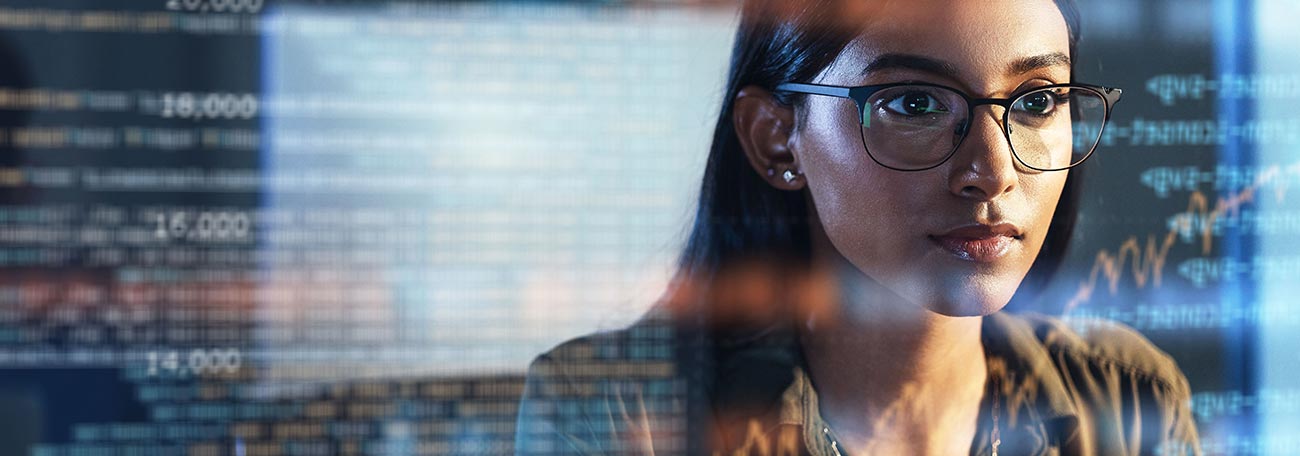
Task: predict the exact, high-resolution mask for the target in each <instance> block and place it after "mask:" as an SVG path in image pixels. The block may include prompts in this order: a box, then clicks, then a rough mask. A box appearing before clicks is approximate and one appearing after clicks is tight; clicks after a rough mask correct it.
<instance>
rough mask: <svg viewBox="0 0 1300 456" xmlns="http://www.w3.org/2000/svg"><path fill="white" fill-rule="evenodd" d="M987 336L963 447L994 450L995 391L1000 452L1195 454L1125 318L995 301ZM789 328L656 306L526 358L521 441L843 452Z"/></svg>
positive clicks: (593, 448) (655, 450)
mask: <svg viewBox="0 0 1300 456" xmlns="http://www.w3.org/2000/svg"><path fill="white" fill-rule="evenodd" d="M982 339H983V343H984V349H985V356H986V357H987V359H988V361H989V366H991V367H990V371H989V375H990V380H996V381H990V382H987V385H988V390H987V391H986V394H985V397H984V404H983V405H984V406H983V407H982V410H983V411H982V412H981V415H980V423H979V427H978V431H977V433H976V436H975V439H974V441H972V443H971V451H970V454H972V455H989V454H992V451H991V450H992V447H993V438H992V434H993V431H992V429H993V423H992V422H993V420H992V419H991V415H992V410H993V406H992V401H993V398H997V402H998V407H997V410H998V416H999V419H998V434H999V437H1000V439H999V440H1000V441H999V445H998V454H999V455H1007V456H1010V455H1105V456H1111V455H1156V454H1159V455H1183V454H1194V455H1200V454H1201V450H1200V446H1199V441H1198V437H1197V431H1196V426H1195V423H1194V421H1193V417H1192V414H1191V410H1190V390H1189V388H1188V385H1187V380H1186V379H1185V377H1184V376H1183V374H1182V373H1181V372H1180V371H1179V369H1178V367H1177V366H1176V365H1175V363H1174V361H1173V360H1172V359H1171V358H1170V357H1169V356H1168V355H1166V354H1164V353H1163V352H1161V351H1160V350H1159V349H1157V348H1155V347H1154V346H1153V345H1152V344H1151V343H1150V342H1149V341H1148V340H1146V339H1145V338H1143V337H1142V336H1141V335H1139V334H1137V333H1136V332H1134V331H1133V330H1131V329H1129V328H1127V327H1124V326H1122V325H1119V324H1116V323H1110V322H1105V321H1098V320H1089V321H1074V320H1071V321H1070V322H1069V324H1067V323H1065V322H1063V321H1062V320H1059V319H1055V318H1051V317H1046V316H1041V315H1034V314H1028V315H1016V314H1009V313H1006V312H999V313H996V314H993V315H991V316H988V317H985V318H984V323H983V327H982ZM794 340H795V338H794V337H793V336H791V335H790V334H789V333H788V332H786V331H776V332H769V333H765V334H760V335H757V336H754V335H746V336H744V337H730V336H728V335H726V334H725V333H724V332H719V331H707V332H705V331H691V330H686V329H682V328H681V327H680V326H674V325H670V324H666V323H664V322H663V321H662V320H655V319H653V318H651V319H646V320H643V321H642V322H640V323H638V324H635V325H633V326H632V327H630V328H628V329H624V330H620V331H613V332H606V333H600V334H595V335H591V336H587V337H583V338H579V339H575V340H572V341H569V342H566V343H564V344H561V345H560V346H558V347H556V348H554V349H552V350H550V351H549V352H547V353H546V354H543V355H541V356H539V357H538V358H537V359H536V360H535V361H534V362H533V363H532V365H531V366H530V368H529V374H528V381H527V385H526V387H525V391H524V394H523V398H522V402H521V404H520V411H519V420H518V426H517V431H516V441H515V451H516V454H521V455H524V454H527V455H534V454H611V455H612V454H619V455H622V454H636V455H650V454H655V455H668V454H715V455H733V454H766V455H803V454H808V455H826V456H834V455H836V454H839V453H837V451H840V449H839V448H837V447H836V445H835V444H834V440H833V432H832V431H831V430H830V429H829V428H828V427H827V426H826V424H825V422H823V421H822V417H821V414H820V413H819V412H818V407H817V394H816V391H815V389H814V388H813V384H812V381H810V379H809V378H808V376H807V375H806V374H805V370H804V366H803V362H802V356H800V350H799V348H798V345H797V344H796V343H793V341H794ZM995 385H996V387H998V388H1000V390H1001V391H1000V393H998V394H992V393H993V389H992V388H994V387H995Z"/></svg>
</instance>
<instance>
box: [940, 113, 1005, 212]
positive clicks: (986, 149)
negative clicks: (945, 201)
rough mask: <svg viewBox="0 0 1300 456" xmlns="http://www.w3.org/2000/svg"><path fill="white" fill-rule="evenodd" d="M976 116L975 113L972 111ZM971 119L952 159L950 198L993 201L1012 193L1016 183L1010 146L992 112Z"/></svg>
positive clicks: (996, 117)
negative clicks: (951, 194) (953, 195)
mask: <svg viewBox="0 0 1300 456" xmlns="http://www.w3.org/2000/svg"><path fill="white" fill-rule="evenodd" d="M976 112H978V111H976ZM985 112H986V113H987V114H985V115H979V114H975V115H972V116H971V120H970V123H969V124H968V125H966V126H965V128H966V129H969V131H968V132H967V134H966V137H965V139H963V140H962V142H961V144H960V145H959V146H958V149H957V152H956V154H955V155H954V156H953V157H952V165H953V166H952V168H951V171H950V175H949V177H948V182H949V187H950V189H951V191H952V193H953V194H955V195H958V196H961V197H963V198H970V199H976V200H981V201H986V200H993V199H996V198H998V197H999V196H1001V195H1002V194H1004V193H1008V192H1010V191H1012V190H1014V189H1015V187H1016V183H1017V181H1018V180H1019V175H1018V174H1017V172H1016V166H1015V157H1013V156H1012V155H1011V145H1010V144H1009V143H1008V141H1007V137H1006V135H1005V134H1004V133H1003V131H1002V125H1001V124H1000V123H999V121H1000V120H1001V118H1000V117H999V116H997V115H996V110H994V109H990V110H988V111H985Z"/></svg>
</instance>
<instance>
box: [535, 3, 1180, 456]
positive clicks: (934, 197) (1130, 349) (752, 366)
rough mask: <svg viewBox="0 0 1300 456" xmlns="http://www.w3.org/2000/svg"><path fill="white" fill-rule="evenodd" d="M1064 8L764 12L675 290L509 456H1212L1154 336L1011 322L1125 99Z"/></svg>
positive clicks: (597, 344) (561, 374)
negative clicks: (1093, 66)
mask: <svg viewBox="0 0 1300 456" xmlns="http://www.w3.org/2000/svg"><path fill="white" fill-rule="evenodd" d="M1077 40H1078V16H1077V12H1076V10H1075V8H1074V5H1073V3H1072V1H1070V0H1057V1H1052V0H980V1H952V0H909V1H883V0H881V1H875V0H842V1H835V0H806V1H780V0H770V1H764V0H755V1H750V2H748V3H747V4H746V5H745V6H744V8H743V11H742V16H741V25H740V28H739V30H738V32H737V35H736V42H735V49H734V54H733V57H732V62H731V71H730V77H729V80H728V83H727V87H726V92H725V95H726V97H725V99H724V102H723V105H722V109H721V114H720V117H719V121H718V126H717V129H716V131H715V136H714V141H713V145H712V150H711V151H710V155H709V158H708V165H707V168H706V170H705V174H704V183H703V185H702V187H701V193H700V199H699V210H698V213H697V216H696V221H695V225H694V230H693V232H692V234H691V236H690V238H689V240H688V243H687V246H686V249H685V251H684V253H683V255H682V260H681V272H680V274H679V276H678V280H676V282H675V284H674V286H673V287H672V289H671V290H669V292H668V293H667V294H666V295H665V298H664V299H663V301H662V302H660V303H659V305H658V306H657V307H656V308H655V310H654V311H652V312H651V314H650V315H648V316H647V317H646V318H645V319H644V320H643V321H642V322H640V323H638V324H636V325H634V326H633V327H631V328H628V329H626V330H623V331H616V332H611V333H604V334H598V335H593V336H588V337H585V338H581V339H577V340H574V341H570V342H568V343H565V344H563V345H561V346H560V347H557V348H555V349H554V350H552V351H550V352H548V353H547V354H544V355H542V356H540V357H539V358H538V359H537V360H536V361H535V362H534V363H533V365H532V367H531V368H530V372H529V381H528V385H527V387H526V390H525V392H524V397H523V402H522V404H521V408H520V416H519V423H518V429H517V437H516V451H517V452H518V453H520V454H572V453H577V454H816V455H849V454H852V455H868V454H871V455H875V454H905V455H916V454H927V455H952V454H981V455H986V454H1006V455H1022V454H1023V455H1030V454H1032V455H1037V454H1062V455H1065V454H1068V455H1115V454H1199V453H1200V450H1199V447H1198V439H1197V432H1196V429H1195V426H1194V423H1193V420H1192V416H1191V414H1190V412H1189V400H1188V399H1189V389H1188V386H1187V381H1186V379H1185V378H1184V377H1183V375H1182V374H1181V372H1180V371H1179V370H1178V368H1177V366H1176V365H1175V364H1174V362H1173V361H1172V360H1171V359H1170V358H1169V357H1168V356H1167V355H1165V354H1164V353H1162V352H1160V351H1159V350H1158V349H1156V348H1155V347H1154V346H1152V345H1151V344H1150V342H1148V341H1147V340H1146V339H1144V338H1143V337H1141V336H1140V335H1138V334H1136V333H1134V332H1132V331H1131V330H1128V329H1126V328H1122V327H1120V326H1118V325H1114V324H1105V323H1097V324H1079V325H1071V326H1066V325H1064V324H1062V323H1061V322H1060V321H1058V320H1056V319H1054V318H1050V317H1044V316H1038V315H1013V314H1010V313H1005V312H1000V310H1001V309H1002V308H1003V307H1004V306H1006V305H1007V304H1008V303H1009V302H1010V301H1012V300H1013V297H1014V298H1015V299H1016V300H1023V299H1029V298H1032V297H1033V296H1034V294H1035V292H1036V291H1037V290H1038V289H1040V288H1041V286H1042V285H1043V284H1044V282H1045V281H1046V280H1047V279H1048V278H1049V277H1050V276H1051V274H1052V273H1053V271H1054V270H1055V269H1056V267H1057V264H1058V263H1059V261H1060V259H1061V257H1062V255H1063V252H1064V251H1065V247H1066V241H1067V240H1068V239H1069V238H1070V234H1071V231H1072V230H1073V225H1074V219H1075V211H1076V201H1077V194H1078V191H1079V188H1078V186H1079V183H1080V179H1079V174H1078V173H1079V172H1080V171H1081V170H1082V169H1083V168H1081V167H1079V165H1080V164H1082V163H1083V162H1084V161H1085V159H1087V158H1088V157H1089V155H1090V154H1091V153H1093V151H1094V149H1095V146H1096V144H1097V142H1098V139H1099V138H1100V134H1101V130H1102V127H1103V126H1104V124H1105V122H1106V120H1107V119H1108V118H1109V114H1110V109H1111V107H1112V106H1114V104H1115V103H1116V102H1117V101H1118V100H1119V95H1120V91H1119V90H1118V89H1113V88H1106V87H1100V86H1094V85H1088V84H1083V83H1078V82H1076V81H1074V79H1073V77H1072V74H1073V71H1072V70H1073V67H1072V62H1073V61H1074V56H1075V47H1076V46H1075V44H1076V42H1077Z"/></svg>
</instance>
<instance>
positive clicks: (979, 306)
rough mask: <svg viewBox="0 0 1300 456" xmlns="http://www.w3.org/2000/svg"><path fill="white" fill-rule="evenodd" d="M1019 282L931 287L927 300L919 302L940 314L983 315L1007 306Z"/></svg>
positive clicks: (954, 315) (953, 315)
mask: <svg viewBox="0 0 1300 456" xmlns="http://www.w3.org/2000/svg"><path fill="white" fill-rule="evenodd" d="M1019 284H1020V281H1019V280H1015V281H994V282H993V283H980V284H970V283H963V284H953V285H952V286H947V287H944V289H940V290H931V293H933V294H932V295H931V297H930V299H922V300H920V301H919V302H920V303H923V305H924V307H925V308H926V309H928V310H929V311H931V312H934V313H937V314H940V315H945V316H949V317H982V316H985V315H990V314H993V313H995V312H997V311H999V310H1002V308H1003V307H1006V305H1007V303H1008V302H1011V297H1012V296H1013V295H1014V294H1015V293H1016V287H1017V286H1018V285H1019Z"/></svg>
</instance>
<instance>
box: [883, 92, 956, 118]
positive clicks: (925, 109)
mask: <svg viewBox="0 0 1300 456" xmlns="http://www.w3.org/2000/svg"><path fill="white" fill-rule="evenodd" d="M885 109H888V110H890V111H893V112H894V113H896V114H903V115H907V116H922V115H926V114H934V113H945V112H948V107H947V106H944V105H943V103H941V102H939V100H938V99H936V98H934V97H933V96H931V95H930V94H928V93H925V92H908V93H904V94H902V95H899V96H897V97H894V99H892V100H889V102H887V103H885Z"/></svg>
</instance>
